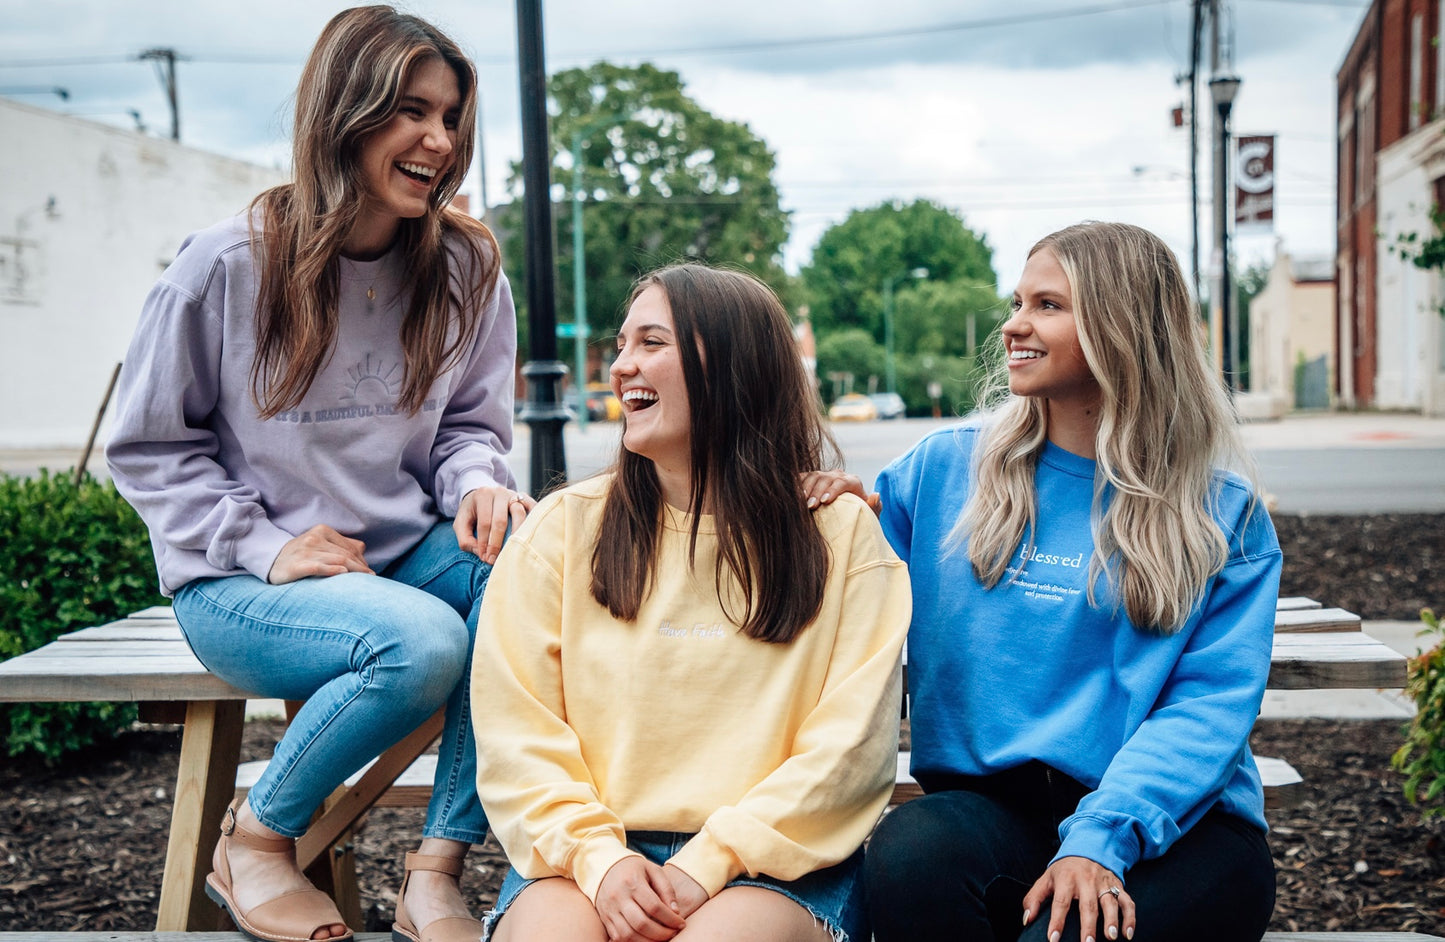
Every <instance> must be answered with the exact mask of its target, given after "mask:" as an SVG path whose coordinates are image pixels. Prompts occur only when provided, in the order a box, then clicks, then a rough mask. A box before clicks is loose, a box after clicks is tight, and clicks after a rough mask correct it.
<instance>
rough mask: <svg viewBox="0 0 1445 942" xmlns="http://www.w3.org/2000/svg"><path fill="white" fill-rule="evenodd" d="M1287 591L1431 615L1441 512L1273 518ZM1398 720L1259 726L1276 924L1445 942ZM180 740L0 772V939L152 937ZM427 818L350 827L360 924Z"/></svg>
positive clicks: (492, 880)
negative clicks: (1268, 759)
mask: <svg viewBox="0 0 1445 942" xmlns="http://www.w3.org/2000/svg"><path fill="white" fill-rule="evenodd" d="M1275 525H1276V528H1277V529H1278V531H1279V534H1280V542H1281V545H1282V546H1283V547H1284V551H1285V555H1286V564H1285V573H1284V581H1283V585H1282V587H1281V593H1282V594H1284V595H1307V596H1310V597H1313V598H1316V599H1320V600H1321V601H1324V602H1326V604H1329V605H1334V606H1338V607H1341V608H1346V609H1349V610H1351V611H1354V612H1357V613H1359V614H1360V615H1362V616H1363V617H1365V618H1367V619H1414V618H1416V617H1417V615H1418V612H1419V609H1420V608H1421V607H1422V606H1426V605H1430V606H1433V607H1435V608H1436V609H1437V610H1440V609H1442V608H1445V514H1433V515H1432V514H1391V515H1382V516H1376V517H1337V516H1309V517H1292V516H1281V517H1277V518H1276V519H1275ZM1401 729H1402V724H1401V723H1400V722H1399V721H1394V720H1387V721H1367V722H1325V721H1319V720H1292V721H1261V722H1260V723H1259V725H1258V726H1257V727H1256V729H1255V734H1254V747H1255V751H1256V752H1258V753H1259V754H1262V755H1275V756H1282V757H1285V758H1287V759H1288V760H1289V761H1290V763H1291V764H1292V765H1293V766H1294V767H1295V768H1296V769H1298V770H1299V772H1300V773H1301V774H1302V775H1303V776H1304V779H1305V784H1304V785H1303V786H1297V789H1298V792H1297V795H1298V801H1297V802H1296V803H1294V804H1293V805H1292V806H1291V807H1289V808H1285V809H1281V810H1278V811H1271V812H1270V813H1269V819H1270V825H1271V828H1272V833H1271V835H1270V846H1271V848H1272V851H1273V854H1274V859H1275V864H1276V867H1277V868H1278V874H1279V875H1278V888H1279V894H1278V900H1277V903H1276V906H1275V916H1274V922H1273V924H1272V928H1275V929H1287V930H1317V931H1330V930H1340V931H1350V930H1366V929H1373V930H1381V931H1388V930H1394V931H1416V932H1422V933H1430V934H1435V935H1442V936H1445V828H1442V825H1441V823H1440V821H1439V820H1437V819H1430V820H1427V819H1425V818H1423V817H1422V815H1421V813H1420V811H1419V810H1418V809H1416V808H1415V807H1413V806H1411V805H1410V804H1409V803H1407V802H1406V801H1405V799H1404V797H1403V795H1402V794H1401V790H1400V783H1401V777H1400V776H1399V775H1398V774H1397V773H1395V772H1393V771H1391V770H1390V767H1389V759H1390V754H1391V753H1392V752H1393V751H1394V750H1395V749H1396V748H1397V747H1398V745H1399V743H1400V742H1401ZM279 735H280V727H279V724H277V723H273V722H253V723H249V724H247V729H246V736H245V741H244V743H243V745H242V758H243V760H248V759H261V758H267V757H268V756H269V754H270V751H271V749H272V748H273V747H274V745H275V742H276V739H277V738H278V736H279ZM179 751H180V733H179V731H178V730H177V729H175V728H171V727H141V728H138V729H136V730H135V731H132V732H130V733H127V734H126V735H124V736H122V737H120V738H119V739H118V740H116V741H115V742H113V743H110V744H107V745H106V746H104V747H97V748H94V749H91V750H89V751H88V752H87V753H85V754H84V755H82V756H75V757H71V758H70V759H69V760H67V761H65V762H63V763H62V764H60V765H58V766H57V767H55V768H46V767H45V766H43V765H40V764H39V763H37V762H35V761H33V760H30V759H26V758H21V759H17V760H8V761H6V762H5V763H4V765H3V768H0V931H20V930H53V931H79V930H89V931H148V930H150V929H152V928H153V927H154V926H155V917H156V907H157V901H158V896H159V892H160V877H161V871H162V868H163V865H164V860H165V842H166V834H167V831H168V828H169V824H170V810H171V791H172V789H173V788H174V786H175V775H176V764H177V757H178V754H179ZM423 817H424V812H423V811H421V810H411V809H377V810H375V811H373V812H372V814H371V815H370V816H369V818H368V819H367V822H366V825H365V827H364V828H363V829H362V831H361V834H360V835H359V838H358V841H357V845H356V852H357V874H358V882H359V885H360V891H361V898H362V900H363V901H364V905H365V906H366V909H365V923H366V925H365V926H364V927H363V928H364V929H365V930H367V931H386V930H390V928H391V914H392V908H393V906H394V905H395V902H396V889H397V887H398V886H399V885H400V883H401V875H402V856H403V854H404V853H405V852H406V851H408V850H411V849H414V846H415V842H416V840H417V838H418V837H419V835H420V833H421V826H422V821H423ZM468 864H469V866H468V872H467V874H466V876H465V877H464V883H463V885H464V889H465V890H466V891H467V892H468V893H469V894H470V895H471V897H472V898H473V899H474V900H475V901H476V903H475V907H474V908H475V910H476V911H477V912H481V911H482V910H483V909H485V908H486V907H487V906H488V905H489V904H490V903H491V901H492V899H493V897H494V895H495V893H496V888H497V886H498V885H499V884H500V883H501V878H502V875H503V873H504V872H505V870H506V866H505V861H504V859H503V857H502V855H501V853H500V851H499V850H498V848H497V847H496V844H495V843H494V842H488V844H487V845H485V846H484V847H482V848H479V849H477V850H474V851H473V852H472V854H471V856H470V857H468Z"/></svg>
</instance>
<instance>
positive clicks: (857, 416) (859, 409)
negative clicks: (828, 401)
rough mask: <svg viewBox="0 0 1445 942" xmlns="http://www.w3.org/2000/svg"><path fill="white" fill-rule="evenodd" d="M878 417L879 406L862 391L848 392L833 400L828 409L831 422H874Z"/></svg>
mask: <svg viewBox="0 0 1445 942" xmlns="http://www.w3.org/2000/svg"><path fill="white" fill-rule="evenodd" d="M876 418H878V407H877V406H876V405H874V404H873V400H872V399H869V398H868V397H867V396H865V395H863V394H861V393H848V395H846V396H839V397H838V398H837V399H834V400H833V405H832V406H831V407H830V408H829V409H828V420H829V421H831V422H872V421H873V420H874V419H876Z"/></svg>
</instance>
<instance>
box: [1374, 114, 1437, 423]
mask: <svg viewBox="0 0 1445 942" xmlns="http://www.w3.org/2000/svg"><path fill="white" fill-rule="evenodd" d="M1377 169H1378V182H1377V190H1376V199H1377V203H1376V206H1377V208H1378V217H1377V218H1378V223H1377V226H1378V229H1379V233H1380V235H1379V238H1378V239H1377V240H1376V246H1377V248H1376V265H1377V271H1378V278H1377V282H1376V286H1375V291H1376V312H1377V313H1376V322H1377V338H1376V344H1377V345H1376V351H1377V370H1376V376H1375V404H1376V406H1378V407H1379V408H1381V409H1409V410H1419V411H1421V412H1423V413H1425V414H1426V415H1445V318H1442V317H1441V315H1440V313H1439V311H1440V307H1441V305H1442V304H1445V278H1442V276H1441V275H1440V274H1439V273H1437V272H1427V271H1422V270H1421V269H1418V268H1416V267H1415V266H1414V265H1413V264H1411V263H1410V262H1409V261H1408V260H1406V259H1404V258H1402V257H1401V256H1400V254H1399V252H1398V251H1397V250H1396V245H1397V240H1398V238H1399V236H1401V235H1404V234H1406V233H1412V232H1413V233H1418V234H1419V235H1420V236H1421V237H1425V236H1429V235H1431V234H1432V233H1433V232H1434V227H1433V225H1432V223H1431V222H1430V207H1431V205H1432V204H1433V202H1434V187H1433V181H1434V180H1436V179H1438V178H1440V177H1442V176H1445V121H1438V120H1437V121H1434V122H1431V123H1430V124H1427V125H1424V126H1423V127H1421V128H1420V129H1419V130H1417V131H1415V132H1414V133H1413V134H1411V135H1409V136H1408V137H1405V138H1402V139H1401V140H1399V141H1397V142H1395V143H1394V144H1392V145H1391V146H1390V147H1388V148H1386V149H1385V150H1383V151H1381V152H1380V154H1379V161H1378V164H1377Z"/></svg>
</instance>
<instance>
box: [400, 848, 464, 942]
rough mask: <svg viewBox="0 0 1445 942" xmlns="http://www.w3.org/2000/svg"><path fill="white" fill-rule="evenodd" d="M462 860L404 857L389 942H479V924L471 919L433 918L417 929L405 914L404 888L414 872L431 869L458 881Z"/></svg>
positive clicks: (418, 856)
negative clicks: (394, 918) (404, 864)
mask: <svg viewBox="0 0 1445 942" xmlns="http://www.w3.org/2000/svg"><path fill="white" fill-rule="evenodd" d="M463 860H465V858H463V857H435V856H432V855H430V854H415V853H409V854H407V855H406V876H404V877H402V878H401V889H400V890H398V891H397V894H396V922H394V923H393V924H392V926H391V938H392V942H478V940H479V939H480V938H481V937H482V923H481V921H480V920H477V919H473V918H472V917H470V916H446V917H444V918H442V919H434V920H432V921H431V922H429V923H427V924H426V925H425V926H423V927H422V928H421V929H420V930H418V929H417V927H416V923H415V922H413V921H412V918H411V916H409V915H407V912H406V885H407V884H408V883H410V882H411V874H412V871H413V870H434V871H436V872H437V873H445V874H447V875H448V876H451V877H455V878H456V879H457V880H459V881H460V880H461V877H462V869H463V867H464V864H463Z"/></svg>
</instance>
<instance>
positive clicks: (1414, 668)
mask: <svg viewBox="0 0 1445 942" xmlns="http://www.w3.org/2000/svg"><path fill="white" fill-rule="evenodd" d="M1420 620H1421V621H1423V622H1424V623H1425V627H1424V628H1423V629H1422V630H1421V631H1420V634H1422V635H1426V634H1433V635H1434V636H1435V637H1436V639H1437V640H1436V643H1435V645H1434V646H1433V647H1431V648H1430V650H1428V651H1423V652H1421V653H1420V654H1418V655H1416V656H1415V657H1412V658H1410V673H1409V678H1408V679H1407V680H1406V682H1405V693H1407V694H1408V695H1409V696H1410V698H1411V699H1413V700H1414V701H1415V709H1416V713H1415V719H1414V720H1412V721H1411V722H1410V725H1409V726H1407V727H1406V728H1405V744H1404V745H1403V746H1401V747H1400V749H1399V750H1398V751H1397V752H1396V753H1395V755H1394V756H1393V757H1391V759H1390V764H1391V765H1393V766H1394V767H1395V768H1397V769H1399V770H1400V771H1401V772H1404V773H1405V797H1406V798H1407V799H1409V800H1410V802H1411V803H1412V804H1419V805H1427V806H1428V807H1426V808H1425V810H1424V814H1425V816H1426V817H1432V816H1436V817H1438V816H1441V815H1445V806H1442V802H1441V800H1440V799H1441V795H1442V794H1445V644H1441V642H1440V639H1442V638H1445V627H1442V624H1441V622H1440V619H1439V618H1437V617H1436V616H1435V613H1434V612H1433V611H1431V610H1430V609H1428V608H1425V609H1421V610H1420Z"/></svg>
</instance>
